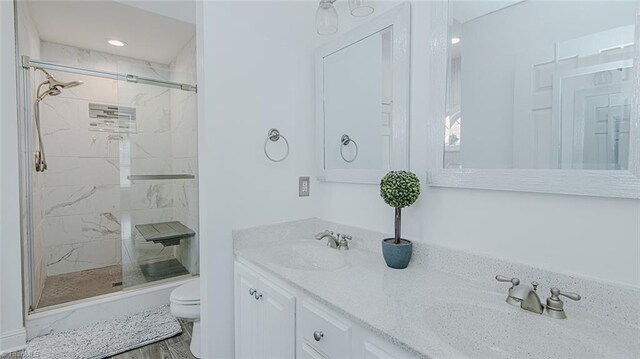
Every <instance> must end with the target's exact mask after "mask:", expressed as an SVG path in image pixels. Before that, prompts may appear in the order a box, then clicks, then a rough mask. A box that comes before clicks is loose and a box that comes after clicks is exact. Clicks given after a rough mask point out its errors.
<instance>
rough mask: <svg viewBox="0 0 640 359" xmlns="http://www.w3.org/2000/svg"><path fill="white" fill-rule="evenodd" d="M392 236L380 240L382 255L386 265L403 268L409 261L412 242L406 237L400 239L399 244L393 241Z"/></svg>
mask: <svg viewBox="0 0 640 359" xmlns="http://www.w3.org/2000/svg"><path fill="white" fill-rule="evenodd" d="M393 241H394V238H385V239H383V240H382V256H383V257H384V261H385V262H386V263H387V266H389V267H390V268H394V269H405V268H407V266H408V265H409V261H411V252H412V251H413V243H411V241H409V240H406V239H400V243H399V244H395V243H393Z"/></svg>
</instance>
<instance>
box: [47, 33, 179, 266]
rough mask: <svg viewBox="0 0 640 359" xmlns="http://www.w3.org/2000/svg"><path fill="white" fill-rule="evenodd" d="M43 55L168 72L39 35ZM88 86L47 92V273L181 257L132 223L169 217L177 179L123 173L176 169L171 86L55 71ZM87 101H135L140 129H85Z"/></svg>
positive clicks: (142, 72) (145, 72) (156, 74)
mask: <svg viewBox="0 0 640 359" xmlns="http://www.w3.org/2000/svg"><path fill="white" fill-rule="evenodd" d="M41 52H42V53H41V57H42V59H44V60H46V61H52V62H59V63H63V64H67V65H71V66H79V67H84V68H90V69H98V70H105V71H114V72H124V73H135V74H137V75H139V76H146V77H153V78H159V79H164V80H169V77H170V76H169V75H170V72H169V66H168V65H163V64H155V63H149V62H144V61H140V60H134V59H129V58H123V57H118V56H114V55H110V54H104V53H100V52H97V51H89V50H85V49H78V48H74V47H71V46H65V45H60V44H54V43H49V42H42V43H41ZM54 75H55V76H56V77H58V78H59V79H60V80H61V81H71V80H81V81H83V82H84V84H83V85H82V86H78V87H74V88H70V89H67V90H65V91H63V93H62V94H61V95H59V96H56V97H48V98H47V99H46V100H45V101H44V102H43V103H42V106H41V117H42V121H41V122H42V130H43V140H44V143H45V148H46V154H47V162H48V166H49V169H48V171H47V172H45V173H44V174H43V175H42V181H41V182H40V184H39V185H40V193H41V196H40V199H39V200H40V201H41V202H42V212H43V216H44V221H43V226H42V229H43V230H42V233H43V234H42V235H43V237H44V243H45V246H46V252H47V262H46V263H47V275H49V276H51V275H56V274H62V273H69V272H75V271H79V270H85V269H93V268H100V267H105V266H109V265H114V264H120V263H122V262H125V264H132V263H136V262H139V261H143V260H160V259H168V258H173V257H175V255H176V253H175V249H173V248H172V247H166V248H165V247H162V245H158V244H148V243H146V242H145V241H144V240H143V239H142V238H140V237H139V235H138V233H137V231H136V230H135V228H134V226H135V225H136V224H141V223H150V222H161V221H167V220H171V219H172V218H173V216H174V211H175V210H174V205H175V203H176V201H175V199H174V198H175V193H176V190H175V187H176V185H175V184H174V183H172V182H166V181H165V182H161V181H136V182H132V181H129V180H127V178H126V176H127V175H130V174H158V173H171V172H172V166H173V162H174V161H173V154H172V147H173V146H172V145H173V143H172V116H171V110H172V109H171V103H172V101H171V92H170V90H169V89H166V88H162V87H156V86H150V85H142V84H131V83H126V82H118V81H113V80H108V79H101V78H96V77H91V76H82V75H75V74H67V73H54ZM89 103H100V104H109V105H116V104H117V105H121V106H130V107H135V108H136V115H137V117H136V124H137V126H136V132H134V133H112V132H96V131H90V130H89V110H88V107H89Z"/></svg>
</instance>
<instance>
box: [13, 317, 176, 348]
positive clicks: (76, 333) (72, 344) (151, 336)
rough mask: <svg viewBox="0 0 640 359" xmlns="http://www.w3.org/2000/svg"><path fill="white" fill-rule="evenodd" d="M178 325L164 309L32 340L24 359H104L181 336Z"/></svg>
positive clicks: (28, 344)
mask: <svg viewBox="0 0 640 359" xmlns="http://www.w3.org/2000/svg"><path fill="white" fill-rule="evenodd" d="M181 332H182V330H181V329H180V323H178V321H177V320H176V319H175V318H174V317H173V316H172V315H171V312H170V311H169V306H168V305H164V306H161V307H158V308H154V309H150V310H147V311H144V312H140V313H136V314H133V315H129V316H127V317H124V318H118V319H114V320H109V321H105V322H100V323H96V324H93V325H89V326H86V327H82V328H78V329H74V330H68V331H65V332H60V333H54V334H49V335H45V336H42V337H38V338H34V339H33V340H31V341H30V342H29V343H27V349H26V350H25V354H24V355H25V356H24V357H25V358H38V359H49V358H50V359H61V358H65V359H94V358H96V359H97V358H106V357H109V356H112V355H116V354H118V353H122V352H125V351H128V350H131V349H135V348H139V347H141V346H145V345H147V344H151V343H155V342H157V341H160V340H164V339H167V338H170V337H172V336H174V335H176V334H179V333H181Z"/></svg>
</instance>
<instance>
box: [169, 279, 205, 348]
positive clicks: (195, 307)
mask: <svg viewBox="0 0 640 359" xmlns="http://www.w3.org/2000/svg"><path fill="white" fill-rule="evenodd" d="M169 300H170V301H171V314H172V315H173V316H174V317H176V318H180V319H186V320H189V321H193V332H192V333H191V346H190V348H191V354H193V356H194V357H196V358H200V278H196V279H193V280H190V281H189V282H188V283H185V284H183V285H181V286H179V287H178V288H176V289H174V290H173V291H172V292H171V296H170V297H169Z"/></svg>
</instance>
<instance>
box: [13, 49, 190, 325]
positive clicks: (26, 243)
mask: <svg viewBox="0 0 640 359" xmlns="http://www.w3.org/2000/svg"><path fill="white" fill-rule="evenodd" d="M18 67H19V69H18V70H19V71H18V74H19V77H20V78H19V79H18V85H17V86H18V88H17V90H18V94H19V96H18V103H19V106H20V107H19V109H20V111H19V113H18V118H19V124H18V127H19V129H18V130H19V134H18V135H19V139H18V140H19V141H20V143H19V150H20V153H19V155H20V157H21V158H20V160H19V163H20V201H21V216H20V226H21V230H22V233H23V234H22V258H23V259H24V261H23V268H22V270H23V273H22V277H23V280H24V284H23V288H22V289H23V293H24V300H23V302H24V313H23V315H24V318H25V321H26V319H27V317H28V315H29V314H30V313H33V312H34V311H35V310H36V304H37V303H35V298H36V297H37V294H36V290H35V285H36V274H35V271H36V268H35V259H34V251H35V249H34V238H33V231H34V226H33V218H32V214H33V193H32V191H31V187H32V184H33V173H32V171H31V170H30V167H31V166H32V161H33V156H30V154H31V153H32V152H33V151H32V149H33V145H34V143H33V138H32V135H33V123H32V121H31V119H32V118H33V106H31V99H32V96H31V73H30V70H31V69H32V68H34V69H35V68H42V69H45V70H52V71H61V72H66V73H73V74H79V75H85V76H93V77H101V78H106V79H111V80H117V81H125V82H129V83H138V84H146V85H153V86H160V87H166V88H171V89H177V90H182V91H191V92H198V86H197V85H192V84H187V83H178V82H171V81H163V80H156V79H153V78H147V77H142V76H136V75H132V74H121V73H117V72H107V71H100V70H91V69H85V68H81V67H74V66H68V65H63V64H57V63H52V62H46V61H41V60H32V59H31V58H30V57H29V56H26V55H22V56H20V61H19V65H18ZM192 177H193V176H191V177H190V178H192ZM45 265H46V264H45ZM93 298H95V297H90V298H86V300H91V299H93ZM65 304H68V303H63V304H61V305H65ZM56 307H57V306H54V308H56ZM44 310H47V309H46V308H45V309H44Z"/></svg>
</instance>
